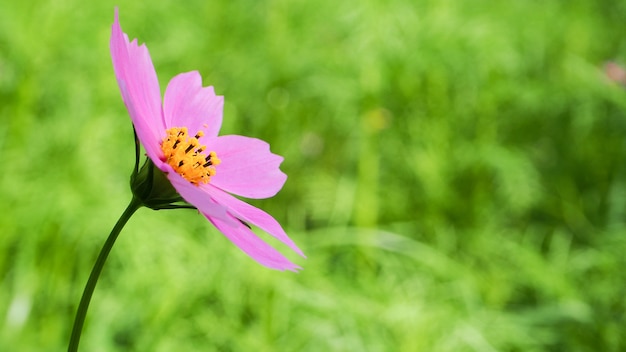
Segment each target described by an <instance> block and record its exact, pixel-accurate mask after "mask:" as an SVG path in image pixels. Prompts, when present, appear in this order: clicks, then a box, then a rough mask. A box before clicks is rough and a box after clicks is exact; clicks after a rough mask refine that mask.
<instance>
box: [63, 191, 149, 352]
mask: <svg viewBox="0 0 626 352" xmlns="http://www.w3.org/2000/svg"><path fill="white" fill-rule="evenodd" d="M142 205H143V204H142V202H141V200H139V199H137V198H136V197H133V199H132V200H131V201H130V204H128V207H126V210H124V212H123V213H122V216H120V218H119V219H118V220H117V223H115V226H114V227H113V230H111V234H109V237H108V238H107V240H106V242H104V245H103V246H102V249H101V250H100V254H99V255H98V259H96V263H95V264H94V266H93V268H92V269H91V274H90V275H89V280H87V284H86V285H85V289H84V290H83V296H82V297H81V299H80V304H79V305H78V310H77V311H76V318H75V319H74V327H73V328H72V336H71V338H70V344H69V347H68V349H67V350H68V352H75V351H78V343H79V342H80V335H81V333H82V330H83V325H84V323H85V317H86V316H87V309H88V308H89V302H91V296H92V295H93V291H94V289H95V288H96V284H97V283H98V278H100V273H101V272H102V268H103V267H104V263H105V262H106V260H107V257H108V256H109V253H110V252H111V248H113V244H115V240H116V239H117V236H118V235H119V234H120V232H121V231H122V229H123V228H124V225H126V223H127V222H128V219H130V217H131V216H132V215H133V214H134V213H135V211H137V209H139V208H141V206H142Z"/></svg>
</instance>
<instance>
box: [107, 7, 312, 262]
mask: <svg viewBox="0 0 626 352" xmlns="http://www.w3.org/2000/svg"><path fill="white" fill-rule="evenodd" d="M111 56H112V58H113V68H114V70H115V76H116V78H117V82H118V84H119V87H120V90H121V93H122V99H123V100H124V104H125V105H126V108H127V109H128V113H129V114H130V117H131V119H132V122H133V125H134V127H135V131H136V134H137V137H138V139H139V141H140V142H141V144H142V145H143V146H144V148H145V150H146V154H147V155H148V158H149V164H150V165H149V166H148V167H146V166H144V168H142V172H143V170H144V169H146V170H148V171H147V172H149V173H152V172H153V169H158V170H160V171H158V170H157V171H154V172H157V173H159V172H162V174H163V175H165V177H166V178H167V180H168V181H169V183H171V186H173V189H174V190H175V191H176V192H177V193H178V194H179V195H180V197H182V199H184V200H185V201H186V202H188V203H189V204H191V205H193V206H194V207H195V208H197V209H198V211H200V213H202V214H203V215H204V216H205V217H206V218H207V219H208V220H209V221H210V222H211V223H213V225H215V227H217V228H218V229H219V230H220V231H221V232H222V233H223V234H224V235H225V236H226V237H227V238H228V239H230V240H231V241H232V242H233V243H234V244H235V245H237V246H238V247H239V248H240V249H241V250H242V251H244V252H245V253H246V254H248V255H249V256H251V257H252V258H253V259H255V260H256V261H258V262H259V263H261V264H263V265H265V266H267V267H270V268H273V269H279V270H294V271H295V270H296V269H298V268H299V267H298V266H297V265H295V264H293V263H292V262H290V261H289V260H288V259H287V258H285V257H284V256H283V255H282V254H281V253H279V252H278V251H277V250H275V249H274V248H272V247H271V246H269V245H268V244H267V243H265V242H264V241H263V240H261V239H260V238H259V237H258V236H256V235H255V234H254V232H252V231H251V229H250V228H249V226H247V223H251V224H254V225H256V226H257V227H259V228H260V229H262V230H264V231H266V232H267V233H269V234H271V235H272V236H274V237H275V238H276V239H278V240H279V241H281V242H282V243H284V244H286V245H287V246H289V247H290V248H291V249H292V250H294V251H295V252H296V253H298V254H299V255H301V256H303V257H304V254H303V253H302V251H301V250H300V249H299V248H298V247H297V246H296V244H295V243H294V242H293V241H292V240H291V239H290V238H289V237H288V236H287V234H286V233H285V231H284V230H283V229H282V227H281V226H280V224H279V223H278V222H277V221H276V220H275V219H274V218H273V217H272V216H270V215H269V214H267V213H266V212H264V211H262V210H260V209H258V208H255V207H253V206H251V205H249V204H247V203H245V202H243V201H241V200H239V199H237V198H235V197H234V196H232V195H231V194H229V193H233V194H236V195H239V196H242V197H247V198H267V197H272V196H274V195H275V194H276V193H277V192H278V191H279V190H280V189H281V188H282V186H283V184H284V183H285V180H286V179H287V176H286V175H285V174H284V173H283V172H282V171H280V169H279V166H280V164H281V162H282V161H283V158H282V157H281V156H278V155H276V154H273V153H271V152H270V148H269V144H267V143H266V142H264V141H262V140H259V139H255V138H249V137H243V136H237V135H227V136H218V132H219V130H220V127H221V124H222V109H223V106H224V98H223V97H222V96H217V95H215V91H214V90H213V87H202V79H201V77H200V74H199V73H198V72H197V71H192V72H186V73H181V74H179V75H177V76H175V77H174V78H172V80H171V81H170V82H169V84H168V85H167V88H166V90H165V96H164V98H163V102H161V93H160V88H159V82H158V80H157V75H156V71H155V70H154V66H153V64H152V60H151V58H150V54H149V52H148V48H146V46H145V44H142V45H139V44H138V43H137V40H136V39H135V40H133V41H132V42H131V41H129V39H128V36H127V35H126V34H125V33H124V32H123V31H122V28H121V26H120V24H119V19H118V13H117V9H116V10H115V21H114V23H113V26H112V33H111ZM157 176H160V175H157ZM155 177H156V176H155ZM161 179H164V178H163V177H161ZM150 182H152V176H150ZM168 187H169V186H168ZM170 188H171V187H170ZM134 191H135V190H134Z"/></svg>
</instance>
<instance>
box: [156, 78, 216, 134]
mask: <svg viewBox="0 0 626 352" xmlns="http://www.w3.org/2000/svg"><path fill="white" fill-rule="evenodd" d="M223 108H224V97H222V96H217V95H215V91H214V90H213V87H206V88H203V87H202V78H201V77H200V74H199V73H198V71H192V72H186V73H181V74H179V75H177V76H176V77H174V78H172V80H171V81H170V83H169V84H168V85H167V89H166V91H165V99H164V102H163V112H164V115H165V125H166V126H167V128H170V127H187V128H188V129H189V133H190V134H191V135H194V134H196V133H197V132H198V131H200V130H202V131H204V134H205V136H206V137H205V138H207V137H209V138H210V137H216V136H217V133H218V132H219V130H220V127H222V110H223Z"/></svg>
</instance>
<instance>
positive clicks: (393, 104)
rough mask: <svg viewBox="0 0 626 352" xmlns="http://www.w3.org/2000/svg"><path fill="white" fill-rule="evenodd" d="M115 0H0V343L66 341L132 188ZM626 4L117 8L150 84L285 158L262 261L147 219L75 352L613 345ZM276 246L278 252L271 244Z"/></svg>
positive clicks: (196, 224) (166, 4)
mask: <svg viewBox="0 0 626 352" xmlns="http://www.w3.org/2000/svg"><path fill="white" fill-rule="evenodd" d="M114 6H115V4H114V3H111V2H108V1H97V2H93V3H90V4H89V5H85V4H84V3H79V2H77V1H74V0H62V1H54V2H40V1H39V2H38V1H32V0H27V1H21V2H4V3H2V4H0V117H1V118H2V123H1V124H0V160H2V164H3V166H2V177H0V195H1V197H2V200H3V201H2V202H0V230H1V233H2V235H1V236H0V253H1V255H0V278H1V281H0V285H1V286H0V350H9V351H30V350H39V351H57V350H63V349H64V348H65V346H66V343H67V341H68V339H69V333H70V329H71V324H72V321H73V317H74V313H75V309H76V306H77V304H78V301H79V298H80V293H81V292H82V289H83V285H84V283H85V282H86V279H87V276H88V274H89V270H90V269H91V266H92V265H93V262H94V260H95V257H96V255H97V253H98V251H99V248H100V246H101V245H102V243H103V241H104V239H105V238H106V234H108V232H109V230H110V228H111V227H112V225H113V224H114V222H115V220H116V218H117V216H119V214H120V213H121V211H122V210H123V208H124V207H125V205H126V202H128V201H129V200H130V193H129V189H128V177H129V174H130V171H131V168H132V162H133V152H134V151H133V144H132V143H133V142H132V130H131V126H130V122H129V118H128V115H127V112H126V111H125V108H124V105H123V103H122V101H121V98H120V93H119V90H118V88H117V85H116V83H115V78H114V76H113V70H112V68H111V63H110V56H109V51H108V50H109V49H108V40H109V35H110V25H111V23H112V21H113V8H114ZM625 18H626V2H624V1H594V0H586V1H584V0H581V1H576V2H570V1H547V2H545V1H519V2H500V1H478V0H462V1H446V0H440V1H428V0H418V1H411V0H394V1H376V0H368V1H362V2H358V3H355V2H348V1H339V2H337V1H330V0H319V1H315V2H308V1H300V0H296V1H284V0H274V1H267V2H251V1H243V0H235V1H228V2H225V1H222V2H218V1H199V0H192V1H187V2H185V4H184V5H181V4H180V3H178V2H174V1H171V0H166V1H160V2H156V3H154V2H152V3H150V4H149V5H148V3H147V2H146V3H143V4H142V3H138V2H137V3H134V4H125V5H122V6H121V7H120V20H121V23H122V26H123V29H124V30H125V31H126V32H127V33H128V34H129V35H130V36H131V37H133V38H134V37H136V38H139V41H140V42H145V43H147V45H148V47H149V49H150V52H151V54H152V58H153V61H154V64H155V67H156V69H157V72H158V74H159V80H160V82H161V88H162V89H163V88H164V87H165V86H166V84H167V82H168V80H169V79H170V78H171V77H173V76H174V75H176V74H177V73H179V72H184V71H189V70H198V71H200V72H201V74H202V75H203V78H204V82H205V84H207V85H213V86H215V88H216V91H217V92H218V94H222V95H224V96H225V98H226V106H225V119H224V126H223V129H222V133H223V134H229V133H235V134H242V135H249V136H255V137H258V138H262V139H264V140H267V141H269V142H270V143H271V144H272V150H273V151H274V152H275V153H278V154H281V155H284V156H285V162H284V163H283V166H282V169H283V170H284V171H285V172H286V173H287V174H288V175H289V180H288V182H287V184H286V185H285V187H284V189H283V191H282V192H281V193H279V195H278V196H276V197H274V198H272V199H268V200H257V201H252V202H251V203H252V204H254V205H256V206H259V207H262V208H263V209H265V210H267V211H268V212H270V213H271V214H273V215H274V216H275V217H276V218H277V219H278V220H279V221H280V222H281V223H282V224H283V225H284V227H285V228H286V230H287V232H288V233H289V234H290V235H291V237H292V238H293V239H294V240H295V241H296V242H297V243H298V244H300V245H301V247H302V248H303V250H304V251H305V253H306V254H307V255H308V259H307V260H300V259H298V258H294V260H296V261H297V262H298V263H300V264H301V265H302V266H303V267H304V270H303V271H302V272H300V273H299V274H291V273H280V272H274V271H270V270H267V269H265V268H263V267H261V266H259V265H258V264H256V263H255V262H254V261H252V260H250V259H249V258H247V257H246V256H245V255H243V254H242V253H241V252H240V251H239V250H238V249H237V248H236V247H235V246H233V245H232V244H230V243H229V242H228V241H227V240H226V239H225V238H224V237H223V236H221V235H220V234H219V232H218V231H216V230H215V229H213V228H212V227H211V225H210V224H209V223H208V222H207V221H205V220H204V219H203V218H202V217H201V216H198V215H197V213H195V212H193V211H160V212H152V211H148V210H141V211H139V212H138V214H137V215H135V217H134V218H133V219H131V221H130V223H129V225H128V226H127V227H126V228H125V230H124V231H123V232H122V235H121V236H120V238H119V240H118V243H117V244H116V246H115V247H114V249H113V252H112V254H111V257H110V258H109V261H108V263H107V265H106V267H105V270H104V273H103V276H102V278H101V280H100V283H99V285H98V287H97V289H96V293H95V295H94V299H93V301H92V305H91V307H90V311H89V315H88V319H87V324H86V326H85V331H84V334H83V340H82V343H81V346H82V347H83V349H84V350H86V351H171V350H189V351H192V350H216V351H247V350H255V349H256V350H263V351H265V350H281V351H320V350H334V351H621V350H625V349H626V342H625V341H624V339H623V331H625V330H626V321H625V319H626V318H625V316H626V312H625V310H626V298H625V297H626V274H624V272H625V270H624V269H625V265H626V255H625V254H624V253H626V238H625V235H626V227H625V220H626V170H625V168H624V166H623V164H624V161H626V144H625V142H624V137H625V136H626V92H625V90H624V87H622V86H620V85H619V84H617V83H614V82H611V81H610V80H609V79H608V78H607V77H606V75H605V74H604V71H603V65H604V63H605V62H606V61H607V60H616V61H617V62H618V63H620V62H621V63H622V64H623V63H625V62H626V36H624V33H626V28H625V25H624V19H625ZM281 249H284V248H281Z"/></svg>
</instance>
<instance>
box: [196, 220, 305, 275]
mask: <svg viewBox="0 0 626 352" xmlns="http://www.w3.org/2000/svg"><path fill="white" fill-rule="evenodd" d="M208 219H209V221H211V222H212V223H213V225H215V227H217V229H218V230H220V231H221V232H222V233H223V234H224V236H226V237H227V238H228V239H229V240H231V241H232V242H233V243H234V244H235V245H236V246H237V247H239V248H240V249H241V250H242V251H244V253H246V254H247V255H249V256H250V257H252V259H254V260H256V261H257V262H259V263H260V264H262V265H264V266H266V267H268V268H271V269H277V270H291V271H297V269H300V267H299V266H297V265H295V264H294V263H292V262H290V261H289V259H287V258H285V257H284V256H283V255H282V254H280V252H278V251H277V250H275V249H274V248H272V247H271V246H270V245H268V244H267V243H265V242H263V241H262V240H261V239H260V238H259V237H257V236H256V235H255V234H254V233H253V232H252V231H250V229H249V228H247V227H246V226H245V225H243V224H241V223H239V225H238V226H236V227H232V226H230V225H229V224H227V223H226V222H224V221H223V220H220V219H216V218H211V217H208ZM233 220H234V221H237V220H236V219H234V218H233Z"/></svg>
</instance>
